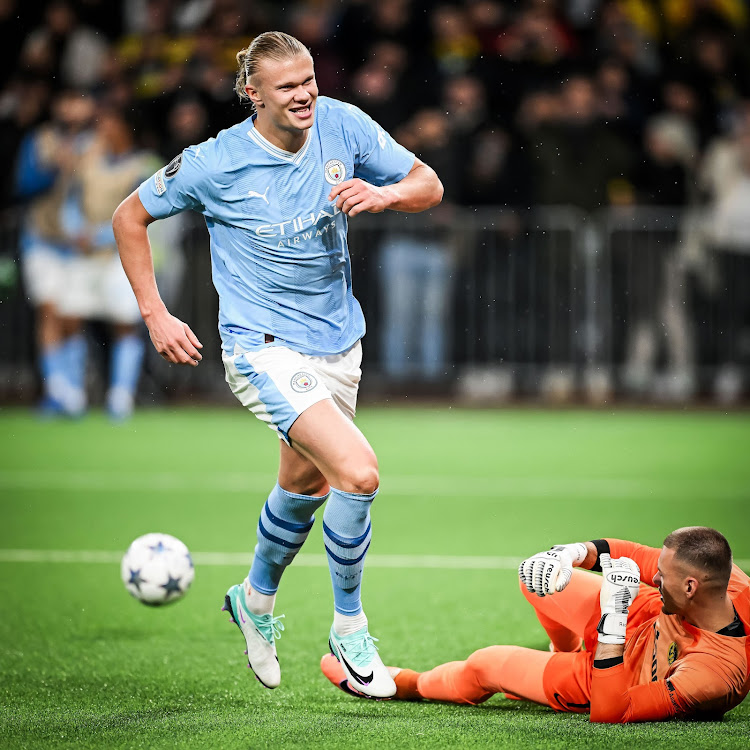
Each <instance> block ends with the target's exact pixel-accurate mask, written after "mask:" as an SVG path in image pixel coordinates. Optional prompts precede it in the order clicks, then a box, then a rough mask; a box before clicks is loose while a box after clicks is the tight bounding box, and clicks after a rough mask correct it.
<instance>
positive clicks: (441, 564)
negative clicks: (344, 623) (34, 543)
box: [0, 549, 522, 570]
mask: <svg viewBox="0 0 750 750" xmlns="http://www.w3.org/2000/svg"><path fill="white" fill-rule="evenodd" d="M124 553H125V551H124V550H123V551H122V552H112V551H106V550H47V549H0V563H4V562H5V563H106V564H109V565H111V564H113V563H119V562H120V561H121V560H122V556H123V555H124ZM521 559H522V558H520V557H519V558H515V557H462V556H458V555H369V556H368V558H367V567H369V568H431V569H440V570H451V569H455V570H515V569H516V568H517V567H518V564H519V563H520V562H521ZM193 561H194V562H195V564H196V565H198V566H221V565H244V566H249V565H250V563H251V562H252V553H250V552H248V553H244V552H196V553H194V554H193ZM294 565H296V566H301V567H303V568H327V567H328V560H327V559H326V556H325V555H305V554H299V555H297V557H296V558H295V559H294Z"/></svg>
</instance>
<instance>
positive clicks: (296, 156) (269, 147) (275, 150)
mask: <svg viewBox="0 0 750 750" xmlns="http://www.w3.org/2000/svg"><path fill="white" fill-rule="evenodd" d="M247 134H248V135H249V136H250V138H252V139H253V140H254V141H255V142H256V143H257V144H258V145H259V146H260V147H261V148H262V149H263V150H264V151H266V152H268V153H269V154H271V156H275V157H276V158H277V159H283V160H284V161H288V162H291V163H292V164H299V163H300V162H301V161H302V159H304V157H305V154H306V153H307V149H308V147H309V146H310V130H309V129H308V131H307V134H306V138H305V142H304V144H303V145H302V148H301V149H300V150H299V151H297V152H293V151H284V149H283V148H279V147H278V146H274V145H273V143H271V141H269V140H268V139H267V138H265V137H264V136H262V135H261V134H260V133H259V132H258V130H257V128H256V127H255V126H253V127H252V128H251V129H250V130H248V131H247Z"/></svg>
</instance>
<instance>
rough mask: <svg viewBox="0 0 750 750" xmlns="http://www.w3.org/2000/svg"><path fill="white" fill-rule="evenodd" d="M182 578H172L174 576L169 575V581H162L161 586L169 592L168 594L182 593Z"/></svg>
mask: <svg viewBox="0 0 750 750" xmlns="http://www.w3.org/2000/svg"><path fill="white" fill-rule="evenodd" d="M180 580H181V579H180V578H172V576H169V578H168V579H167V582H166V583H162V585H161V587H162V588H163V589H164V590H165V591H166V592H167V596H169V595H170V594H179V593H180V591H181V589H180Z"/></svg>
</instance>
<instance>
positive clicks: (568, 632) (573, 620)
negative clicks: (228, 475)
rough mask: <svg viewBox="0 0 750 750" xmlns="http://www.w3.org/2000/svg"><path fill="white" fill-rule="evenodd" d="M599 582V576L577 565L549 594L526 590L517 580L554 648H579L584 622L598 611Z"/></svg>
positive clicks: (600, 581)
mask: <svg viewBox="0 0 750 750" xmlns="http://www.w3.org/2000/svg"><path fill="white" fill-rule="evenodd" d="M601 583H602V579H601V577H600V576H598V575H596V574H595V573H591V572H589V571H588V570H580V569H577V568H576V569H574V570H573V577H572V578H571V580H570V583H569V584H568V585H567V586H566V587H565V589H563V590H562V591H560V592H558V593H556V594H552V595H551V596H537V595H536V594H532V593H529V591H528V590H527V588H526V586H524V585H523V584H522V583H521V584H520V588H521V593H522V594H523V595H524V597H525V598H526V600H527V601H528V602H529V604H531V606H532V607H534V610H535V612H536V616H537V618H538V619H539V622H540V623H541V625H542V627H543V628H544V629H545V631H546V632H547V635H548V636H549V639H550V641H551V642H552V648H553V650H554V651H566V652H570V651H580V649H581V644H582V642H583V638H584V633H585V630H586V624H587V623H588V621H589V620H590V619H591V618H592V616H593V615H594V613H595V612H598V607H599V590H600V589H601Z"/></svg>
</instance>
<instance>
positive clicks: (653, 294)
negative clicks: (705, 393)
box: [613, 113, 698, 401]
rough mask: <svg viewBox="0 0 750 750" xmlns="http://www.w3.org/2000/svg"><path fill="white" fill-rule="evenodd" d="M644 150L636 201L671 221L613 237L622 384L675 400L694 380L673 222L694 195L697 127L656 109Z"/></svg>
mask: <svg viewBox="0 0 750 750" xmlns="http://www.w3.org/2000/svg"><path fill="white" fill-rule="evenodd" d="M644 149H645V158H644V159H643V161H642V162H641V164H640V166H639V168H638V170H637V171H636V173H635V188H636V195H635V200H636V201H637V203H638V204H639V205H644V206H664V207H668V208H669V209H671V212H670V213H671V216H672V217H674V219H675V220H676V223H675V224H674V226H672V227H669V226H662V227H658V226H654V225H653V223H649V225H648V227H647V229H646V231H639V230H638V229H636V230H634V231H633V232H628V233H626V234H625V235H624V236H621V237H620V240H621V241H620V243H617V242H615V243H613V250H614V253H615V257H614V260H613V263H614V265H615V269H616V270H615V274H616V276H617V277H618V278H622V279H623V280H625V284H624V285H623V289H624V290H625V292H626V297H627V310H628V312H627V314H626V320H627V330H626V352H625V368H624V374H623V383H624V386H625V388H626V390H627V391H628V392H629V393H630V394H631V395H636V396H644V395H650V394H654V395H656V396H657V397H659V398H662V399H667V400H679V401H682V400H685V399H687V398H690V397H692V396H693V395H694V392H695V388H696V385H697V383H696V372H695V364H696V363H695V351H694V340H693V338H694V333H693V330H692V325H691V322H690V316H689V315H688V307H687V305H688V299H687V295H686V287H687V278H686V268H685V257H684V253H683V247H682V242H681V239H682V236H683V229H684V228H683V227H682V226H680V223H679V222H680V221H681V217H682V208H684V207H685V206H686V205H687V204H688V201H689V200H690V198H691V195H692V193H693V182H694V172H695V166H696V157H697V153H698V136H697V132H696V131H695V128H693V127H692V124H691V123H690V121H689V120H687V119H685V118H684V117H681V116H680V115H677V114H674V113H665V114H660V115H656V116H654V117H652V118H650V119H649V121H648V122H647V123H646V133H645V137H644ZM623 241H624V242H623ZM618 244H619V245H623V246H618ZM662 358H663V359H664V361H665V365H666V369H665V374H664V377H663V378H661V380H659V379H657V378H656V375H655V373H656V367H657V364H658V363H659V361H660V360H662Z"/></svg>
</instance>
